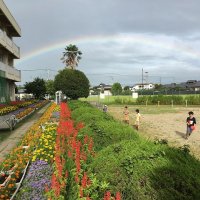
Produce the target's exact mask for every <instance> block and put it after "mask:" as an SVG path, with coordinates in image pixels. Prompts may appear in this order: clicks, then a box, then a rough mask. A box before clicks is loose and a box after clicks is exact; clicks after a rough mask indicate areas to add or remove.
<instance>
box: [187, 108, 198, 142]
mask: <svg viewBox="0 0 200 200" xmlns="http://www.w3.org/2000/svg"><path fill="white" fill-rule="evenodd" d="M188 114H189V117H187V119H186V124H187V132H186V136H185V139H186V140H187V139H188V137H189V136H190V135H191V133H192V131H193V130H194V129H195V125H196V119H195V117H194V116H193V115H194V113H193V112H192V111H190V112H189V113H188Z"/></svg>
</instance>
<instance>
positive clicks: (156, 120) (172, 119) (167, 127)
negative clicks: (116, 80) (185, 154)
mask: <svg viewBox="0 0 200 200" xmlns="http://www.w3.org/2000/svg"><path fill="white" fill-rule="evenodd" d="M174 111H175V112H174V113H171V112H170V111H169V112H163V113H157V114H155V113H154V114H151V113H144V114H142V113H141V116H142V122H141V126H140V130H139V134H141V135H142V136H144V137H145V138H148V139H150V140H155V139H156V138H158V139H167V140H168V142H169V145H171V146H175V147H181V146H183V145H189V146H190V151H191V154H192V155H194V156H195V157H196V158H198V159H200V128H199V127H198V122H200V108H199V107H195V108H194V107H193V108H183V107H180V108H176V109H175V110H174ZM188 111H193V112H194V113H195V115H194V117H195V118H196V120H197V128H196V130H195V131H194V132H193V133H192V134H191V136H190V137H189V138H188V140H186V139H185V134H186V118H187V117H188V114H187V113H188ZM109 113H110V114H111V115H113V116H114V117H115V118H116V119H118V120H122V119H123V116H122V113H123V107H119V106H118V107H117V106H111V107H109ZM134 115H135V114H134V113H133V114H130V125H133V124H134V117H135V116H134Z"/></svg>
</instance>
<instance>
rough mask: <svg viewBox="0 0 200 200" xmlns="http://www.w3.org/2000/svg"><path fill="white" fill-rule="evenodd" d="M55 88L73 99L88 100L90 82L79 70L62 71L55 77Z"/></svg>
mask: <svg viewBox="0 0 200 200" xmlns="http://www.w3.org/2000/svg"><path fill="white" fill-rule="evenodd" d="M54 86H55V89H56V90H61V91H62V92H63V93H64V94H65V95H66V96H67V97H68V98H71V99H78V98H80V97H85V98H86V97H88V95H89V80H88V79H87V77H86V76H85V74H84V73H83V72H81V71H78V70H71V69H64V70H61V71H60V72H59V73H58V74H57V75H56V77H55V81H54Z"/></svg>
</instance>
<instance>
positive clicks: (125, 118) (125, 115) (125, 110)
mask: <svg viewBox="0 0 200 200" xmlns="http://www.w3.org/2000/svg"><path fill="white" fill-rule="evenodd" d="M123 114H124V122H125V123H126V124H129V111H128V107H127V106H125V107H124V111H123Z"/></svg>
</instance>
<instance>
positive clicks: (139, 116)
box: [135, 109, 141, 131]
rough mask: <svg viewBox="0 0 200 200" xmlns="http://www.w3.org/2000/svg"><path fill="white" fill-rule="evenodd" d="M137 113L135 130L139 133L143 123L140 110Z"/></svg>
mask: <svg viewBox="0 0 200 200" xmlns="http://www.w3.org/2000/svg"><path fill="white" fill-rule="evenodd" d="M135 112H136V119H135V129H136V130H137V131H138V130H139V126H140V122H141V115H140V111H139V109H136V110H135Z"/></svg>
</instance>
